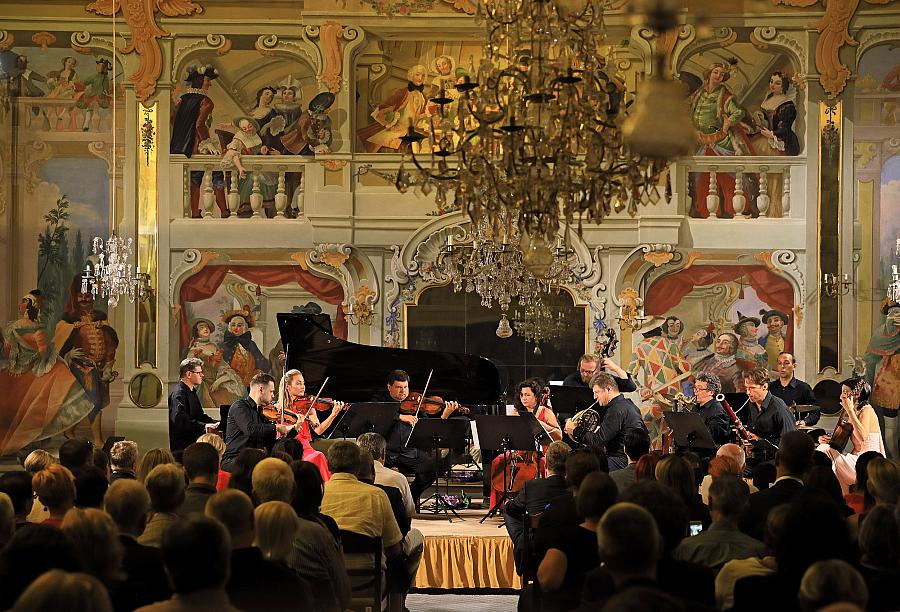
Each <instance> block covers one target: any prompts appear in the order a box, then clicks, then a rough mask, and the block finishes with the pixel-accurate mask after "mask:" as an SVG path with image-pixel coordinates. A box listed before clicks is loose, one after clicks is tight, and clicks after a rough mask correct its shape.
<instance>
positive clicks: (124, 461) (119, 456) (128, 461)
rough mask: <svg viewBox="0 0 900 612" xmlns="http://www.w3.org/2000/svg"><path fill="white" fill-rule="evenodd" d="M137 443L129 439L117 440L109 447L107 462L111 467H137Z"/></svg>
mask: <svg viewBox="0 0 900 612" xmlns="http://www.w3.org/2000/svg"><path fill="white" fill-rule="evenodd" d="M137 459H138V445H137V442H132V441H131V440H119V441H118V442H116V443H115V444H113V445H112V448H111V449H109V462H110V463H111V464H112V465H113V467H122V468H131V469H134V468H135V467H137Z"/></svg>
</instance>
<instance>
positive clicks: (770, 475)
mask: <svg viewBox="0 0 900 612" xmlns="http://www.w3.org/2000/svg"><path fill="white" fill-rule="evenodd" d="M777 477H778V470H777V469H776V468H775V464H774V463H760V464H759V465H757V466H756V467H755V468H753V486H754V487H756V490H757V491H762V490H764V489H768V488H769V487H771V486H772V484H773V483H774V482H775V479H776V478H777Z"/></svg>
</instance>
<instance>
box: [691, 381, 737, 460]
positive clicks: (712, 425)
mask: <svg viewBox="0 0 900 612" xmlns="http://www.w3.org/2000/svg"><path fill="white" fill-rule="evenodd" d="M695 379H696V382H695V383H694V395H695V396H696V397H697V412H698V413H699V414H700V416H701V417H703V423H704V424H705V425H706V428H707V429H708V430H709V433H710V435H711V436H712V439H713V441H714V442H715V443H716V444H717V445H721V444H727V443H728V441H729V438H730V437H731V417H730V416H728V413H727V412H725V408H724V407H723V406H722V404H721V402H719V400H717V399H716V396H717V395H719V393H721V392H722V383H721V382H719V377H718V376H716V375H715V374H710V373H708V372H700V373H699V374H697V376H696V377H695Z"/></svg>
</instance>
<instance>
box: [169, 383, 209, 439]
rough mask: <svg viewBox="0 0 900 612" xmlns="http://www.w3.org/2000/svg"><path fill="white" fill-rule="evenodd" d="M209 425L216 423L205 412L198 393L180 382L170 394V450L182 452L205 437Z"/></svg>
mask: <svg viewBox="0 0 900 612" xmlns="http://www.w3.org/2000/svg"><path fill="white" fill-rule="evenodd" d="M207 423H215V421H214V420H213V418H212V417H211V416H209V415H208V414H206V413H205V412H203V406H201V405H200V398H199V397H197V393H196V391H191V389H190V388H189V387H188V386H187V385H186V384H184V382H183V381H178V384H177V385H175V388H174V389H172V392H171V393H170V394H169V448H171V449H172V452H173V453H174V452H175V451H181V450H184V449H185V448H187V446H188V445H189V444H192V443H194V442H196V441H197V438H199V437H200V436H202V435H203V432H204V431H205V426H206V424H207Z"/></svg>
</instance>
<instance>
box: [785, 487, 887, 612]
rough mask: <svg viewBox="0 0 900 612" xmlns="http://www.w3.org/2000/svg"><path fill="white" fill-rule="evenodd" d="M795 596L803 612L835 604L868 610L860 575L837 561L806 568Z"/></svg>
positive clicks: (852, 568)
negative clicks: (841, 603) (842, 603)
mask: <svg viewBox="0 0 900 612" xmlns="http://www.w3.org/2000/svg"><path fill="white" fill-rule="evenodd" d="M838 486H840V483H838ZM797 597H798V599H799V600H800V609H801V610H802V611H803V612H816V610H821V609H822V608H824V607H825V606H827V605H829V604H834V603H838V602H844V603H852V604H856V605H858V606H859V607H860V608H863V609H867V608H866V603H867V601H868V599H869V592H868V589H867V588H866V583H865V582H863V578H862V576H860V575H859V572H858V571H856V569H855V568H854V567H853V566H852V565H850V564H849V563H847V562H846V561H841V560H840V559H828V560H825V561H816V562H815V563H813V564H812V565H810V566H809V569H808V570H806V573H804V574H803V579H802V580H801V581H800V592H799V593H798V594H797Z"/></svg>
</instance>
